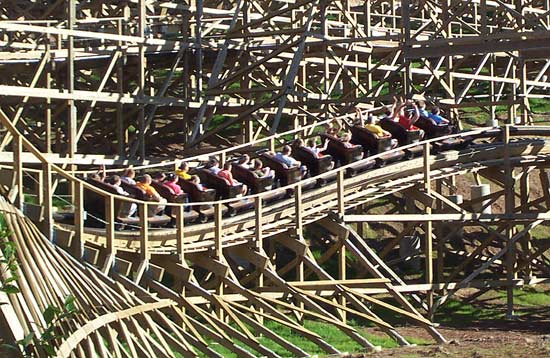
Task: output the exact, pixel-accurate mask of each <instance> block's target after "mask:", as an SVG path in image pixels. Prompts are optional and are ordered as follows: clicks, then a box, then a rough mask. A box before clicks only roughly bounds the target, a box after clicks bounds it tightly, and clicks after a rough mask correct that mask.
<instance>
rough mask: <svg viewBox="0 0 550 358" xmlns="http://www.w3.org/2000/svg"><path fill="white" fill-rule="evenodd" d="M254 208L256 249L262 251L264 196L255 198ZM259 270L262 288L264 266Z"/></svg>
mask: <svg viewBox="0 0 550 358" xmlns="http://www.w3.org/2000/svg"><path fill="white" fill-rule="evenodd" d="M254 209H255V214H256V222H255V227H254V229H255V235H256V238H255V242H254V246H255V250H256V251H257V252H262V251H263V248H264V237H263V229H262V220H263V208H262V197H261V196H258V197H256V199H255V202H254ZM256 269H257V270H259V273H258V281H257V282H256V285H257V288H258V289H261V288H262V287H263V286H264V268H263V267H257V268H256ZM262 312H263V308H261V307H260V313H262ZM259 321H260V324H263V323H264V317H263V316H260V319H259Z"/></svg>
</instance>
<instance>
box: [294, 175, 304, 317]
mask: <svg viewBox="0 0 550 358" xmlns="http://www.w3.org/2000/svg"><path fill="white" fill-rule="evenodd" d="M294 211H295V223H294V227H295V229H296V233H295V235H296V236H295V238H296V240H303V209H302V186H301V185H298V186H297V187H296V188H295V190H294ZM301 255H302V254H300V257H297V259H299V260H300V261H299V263H298V266H297V267H296V280H297V281H298V282H303V281H304V258H303V257H302V256H301ZM300 308H302V309H303V308H304V304H303V302H300ZM303 319H304V315H303V314H301V315H300V322H303Z"/></svg>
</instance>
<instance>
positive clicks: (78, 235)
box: [72, 181, 84, 259]
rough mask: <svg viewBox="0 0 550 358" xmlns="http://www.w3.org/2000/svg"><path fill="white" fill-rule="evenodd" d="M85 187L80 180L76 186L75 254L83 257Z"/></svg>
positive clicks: (73, 248) (78, 257)
mask: <svg viewBox="0 0 550 358" xmlns="http://www.w3.org/2000/svg"><path fill="white" fill-rule="evenodd" d="M83 236H84V188H83V185H82V182H81V181H79V182H77V183H76V184H75V187H74V244H73V247H72V251H73V255H74V256H75V257H76V258H77V259H81V258H82V257H83V255H84V237H83Z"/></svg>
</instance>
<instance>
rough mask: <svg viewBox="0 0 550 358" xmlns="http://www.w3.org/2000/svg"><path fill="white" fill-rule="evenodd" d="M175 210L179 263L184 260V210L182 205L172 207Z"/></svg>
mask: <svg viewBox="0 0 550 358" xmlns="http://www.w3.org/2000/svg"><path fill="white" fill-rule="evenodd" d="M172 210H175V211H176V245H177V250H178V259H179V261H180V262H181V263H183V261H184V260H185V254H184V248H185V244H184V242H183V239H184V228H185V220H184V219H185V211H184V207H183V205H178V206H175V207H172Z"/></svg>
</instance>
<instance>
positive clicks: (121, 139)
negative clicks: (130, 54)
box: [116, 19, 126, 157]
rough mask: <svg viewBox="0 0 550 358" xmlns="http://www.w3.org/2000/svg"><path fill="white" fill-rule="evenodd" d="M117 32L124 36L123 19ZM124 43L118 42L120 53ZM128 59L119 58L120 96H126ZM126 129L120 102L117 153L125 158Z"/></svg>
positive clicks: (118, 25) (117, 77)
mask: <svg viewBox="0 0 550 358" xmlns="http://www.w3.org/2000/svg"><path fill="white" fill-rule="evenodd" d="M117 30H118V34H119V35H123V34H124V29H123V22H122V19H118V20H117ZM121 47H122V41H119V42H118V51H122V49H121ZM125 59H126V54H123V55H122V56H120V57H119V59H118V63H117V72H116V79H117V91H118V94H119V95H120V96H122V95H123V94H124V61H125ZM125 137H126V136H125V128H124V105H123V104H122V103H120V102H117V111H116V138H117V153H118V155H119V156H121V157H124V155H125V150H124V147H125V142H126V141H125V139H126V138H125Z"/></svg>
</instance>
